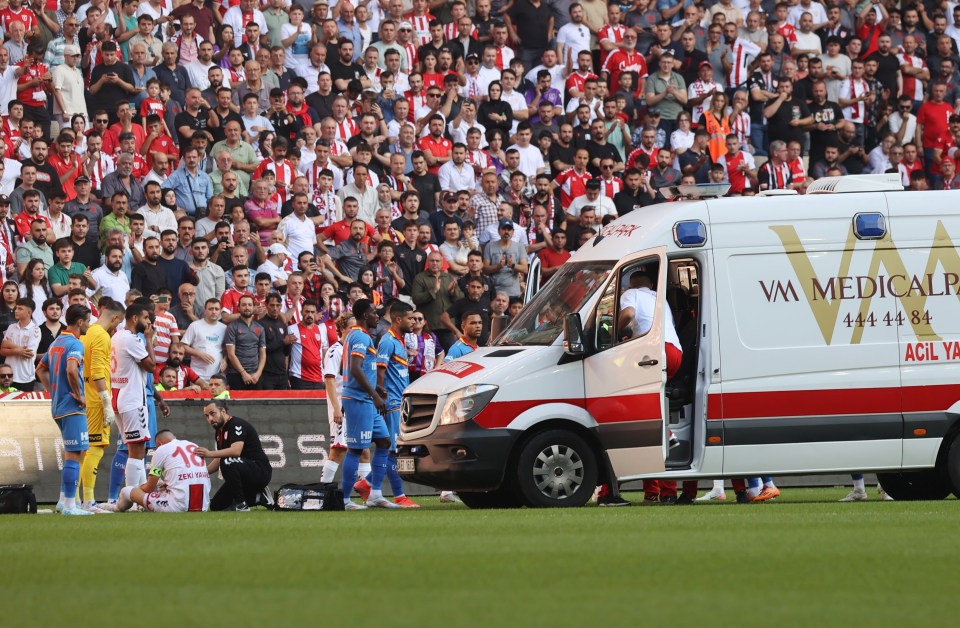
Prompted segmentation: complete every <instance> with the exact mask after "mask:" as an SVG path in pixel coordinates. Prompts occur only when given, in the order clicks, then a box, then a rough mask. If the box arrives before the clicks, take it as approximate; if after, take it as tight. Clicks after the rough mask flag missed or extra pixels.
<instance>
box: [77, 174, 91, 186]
mask: <svg viewBox="0 0 960 628" xmlns="http://www.w3.org/2000/svg"><path fill="white" fill-rule="evenodd" d="M73 183H74V185H76V184H77V183H90V177H88V176H87V175H85V174H82V175H80V176H79V177H77V178H76V179H74V180H73Z"/></svg>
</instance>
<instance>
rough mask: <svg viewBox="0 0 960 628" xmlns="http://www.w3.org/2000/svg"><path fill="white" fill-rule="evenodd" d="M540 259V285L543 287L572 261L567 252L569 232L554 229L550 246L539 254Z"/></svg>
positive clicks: (551, 233)
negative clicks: (566, 263)
mask: <svg viewBox="0 0 960 628" xmlns="http://www.w3.org/2000/svg"><path fill="white" fill-rule="evenodd" d="M537 255H538V257H539V258H540V284H541V285H543V284H544V283H546V282H547V280H548V279H550V277H553V275H554V273H556V272H557V271H558V270H560V267H561V266H563V264H564V262H566V261H567V260H568V259H570V251H568V250H567V232H566V231H564V230H563V229H559V228H557V229H554V230H553V231H551V232H550V245H549V246H547V248H545V249H541V250H540V252H539V253H537Z"/></svg>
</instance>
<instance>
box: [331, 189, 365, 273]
mask: <svg viewBox="0 0 960 628" xmlns="http://www.w3.org/2000/svg"><path fill="white" fill-rule="evenodd" d="M348 200H349V199H348ZM367 226H368V225H367V223H365V222H364V221H362V220H360V219H354V220H353V222H352V223H351V224H350V238H349V239H347V240H344V241H343V242H341V243H340V244H338V245H337V246H335V247H332V248H330V249H329V251H328V253H329V256H328V257H326V258H324V262H325V263H326V265H327V268H329V269H330V270H331V271H332V272H333V274H334V275H336V277H337V279H338V280H339V281H345V282H347V283H351V282H354V281H357V278H358V277H359V276H360V271H361V270H362V269H363V268H364V267H365V266H366V265H367V263H368V259H367V255H366V253H365V252H364V250H363V248H362V242H363V239H364V236H365V235H366V233H367Z"/></svg>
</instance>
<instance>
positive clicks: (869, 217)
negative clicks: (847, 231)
mask: <svg viewBox="0 0 960 628" xmlns="http://www.w3.org/2000/svg"><path fill="white" fill-rule="evenodd" d="M853 232H854V233H855V234H856V235H857V238H859V239H860V240H879V239H881V238H883V237H884V236H885V235H887V221H886V219H885V218H884V217H883V214H881V213H879V212H864V213H861V214H856V215H855V216H854V217H853Z"/></svg>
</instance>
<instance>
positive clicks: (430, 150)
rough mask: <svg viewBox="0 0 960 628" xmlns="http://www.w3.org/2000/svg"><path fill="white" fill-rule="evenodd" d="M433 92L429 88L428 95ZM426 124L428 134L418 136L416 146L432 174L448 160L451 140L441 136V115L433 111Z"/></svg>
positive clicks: (451, 150)
mask: <svg viewBox="0 0 960 628" xmlns="http://www.w3.org/2000/svg"><path fill="white" fill-rule="evenodd" d="M433 93H434V92H433V90H431V91H430V92H429V95H431V96H432V95H433ZM427 124H428V126H429V128H430V134H429V135H427V136H426V137H422V138H420V141H419V142H417V146H418V147H419V148H420V150H422V151H423V155H424V157H426V158H427V166H428V170H429V171H430V172H432V173H433V174H437V172H439V170H440V166H442V165H443V164H445V163H447V162H448V161H450V153H452V152H453V142H451V141H450V140H448V139H447V138H445V137H444V136H443V128H444V126H445V124H444V121H443V116H441V115H440V114H438V113H435V114H433V115H432V116H430V120H429V121H428V122H427Z"/></svg>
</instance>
